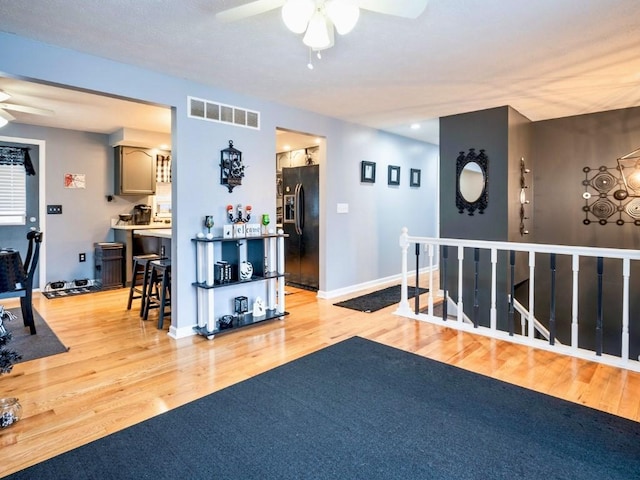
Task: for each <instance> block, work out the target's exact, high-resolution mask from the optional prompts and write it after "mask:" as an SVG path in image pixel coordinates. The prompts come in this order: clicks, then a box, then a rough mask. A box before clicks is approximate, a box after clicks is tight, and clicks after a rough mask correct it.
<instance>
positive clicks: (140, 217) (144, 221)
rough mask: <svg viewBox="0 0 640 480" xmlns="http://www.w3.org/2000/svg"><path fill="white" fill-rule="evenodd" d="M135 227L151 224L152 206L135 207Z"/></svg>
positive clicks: (140, 205)
mask: <svg viewBox="0 0 640 480" xmlns="http://www.w3.org/2000/svg"><path fill="white" fill-rule="evenodd" d="M133 223H134V225H149V223H151V206H150V205H143V204H139V205H136V206H135V207H133Z"/></svg>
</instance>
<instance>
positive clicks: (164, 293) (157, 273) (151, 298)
mask: <svg viewBox="0 0 640 480" xmlns="http://www.w3.org/2000/svg"><path fill="white" fill-rule="evenodd" d="M149 265H150V271H151V273H150V275H149V284H148V285H147V294H146V301H145V304H144V314H143V318H144V319H145V320H147V319H148V318H149V310H151V309H152V308H157V309H158V328H159V329H162V326H163V324H164V316H165V315H166V314H169V315H170V314H171V310H169V311H168V312H167V311H166V308H167V307H170V306H171V260H170V259H167V258H163V259H160V260H152V261H150V262H149Z"/></svg>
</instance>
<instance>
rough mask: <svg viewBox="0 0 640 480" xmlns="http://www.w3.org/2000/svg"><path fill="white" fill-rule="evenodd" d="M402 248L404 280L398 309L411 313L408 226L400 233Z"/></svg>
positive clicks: (401, 311)
mask: <svg viewBox="0 0 640 480" xmlns="http://www.w3.org/2000/svg"><path fill="white" fill-rule="evenodd" d="M400 248H401V249H402V280H401V285H400V304H399V305H398V310H397V311H396V313H397V314H399V315H408V314H411V308H410V307H409V294H408V285H409V283H408V280H407V275H408V266H407V251H408V249H409V230H408V229H407V227H403V228H402V232H401V233H400Z"/></svg>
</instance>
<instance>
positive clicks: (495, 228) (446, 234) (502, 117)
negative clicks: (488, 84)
mask: <svg viewBox="0 0 640 480" xmlns="http://www.w3.org/2000/svg"><path fill="white" fill-rule="evenodd" d="M529 124H530V121H529V120H528V119H527V118H526V117H524V116H523V115H521V114H520V113H518V112H517V111H515V110H514V109H513V108H511V107H508V106H505V107H499V108H493V109H489V110H482V111H478V112H471V113H465V114H461V115H453V116H450V117H444V118H442V119H441V120H440V172H441V173H440V180H441V182H440V236H441V237H443V238H464V239H478V240H496V241H508V240H511V241H519V240H520V233H519V225H520V219H519V212H520V208H519V194H520V159H521V158H522V157H529V156H530V131H529ZM470 148H475V149H476V152H478V151H479V150H480V149H484V150H485V153H486V154H487V156H488V157H489V162H488V172H487V180H488V189H489V190H488V191H489V197H488V205H487V209H486V210H485V212H484V213H483V214H481V215H479V214H474V215H473V216H470V215H468V214H467V213H459V211H458V209H457V207H456V203H455V199H456V159H457V157H458V155H459V154H460V152H465V153H466V152H468V151H469V149H470ZM517 265H518V269H517V271H516V277H517V280H516V281H517V282H519V281H522V280H523V279H524V278H525V275H526V273H527V271H526V258H525V257H523V256H518V258H517ZM477 269H478V297H477V298H478V300H477V301H478V303H479V308H478V312H479V321H480V323H481V324H482V325H489V307H490V301H491V262H490V254H489V252H488V251H483V252H480V256H479V262H478V264H477ZM509 271H510V270H509V266H508V258H507V255H506V254H500V255H499V258H498V270H497V285H498V286H497V288H498V292H497V305H496V308H497V311H498V325H499V326H501V327H502V328H505V326H506V322H507V302H508V294H509V286H508V285H509V284H508V281H509ZM457 272H458V268H457V253H456V252H455V251H454V250H452V251H450V253H449V265H448V278H447V280H446V282H447V288H448V290H449V292H448V293H449V296H450V297H451V298H453V299H454V300H457V295H458V292H457V275H458V273H457ZM475 276H476V262H475V252H474V251H473V250H471V249H467V250H466V251H465V261H464V264H463V277H464V280H463V285H464V286H463V304H464V311H465V314H466V315H467V316H469V317H470V318H472V316H473V311H474V308H473V307H474V303H475V302H476V298H474V290H475V281H476V279H475Z"/></svg>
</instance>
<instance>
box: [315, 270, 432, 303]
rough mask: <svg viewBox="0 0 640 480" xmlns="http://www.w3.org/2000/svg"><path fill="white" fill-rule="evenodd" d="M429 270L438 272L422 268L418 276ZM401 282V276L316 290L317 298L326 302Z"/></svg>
mask: <svg viewBox="0 0 640 480" xmlns="http://www.w3.org/2000/svg"><path fill="white" fill-rule="evenodd" d="M431 270H433V271H434V272H435V271H437V270H438V266H437V265H436V266H434V267H433V268H432V269H431V268H430V267H424V268H421V269H420V275H423V274H426V273H429V272H430V271H431ZM409 278H410V279H413V278H415V275H414V274H409ZM401 281H402V274H400V273H399V274H397V275H391V276H389V277H384V278H379V279H376V280H371V281H369V282H364V283H359V284H357V285H351V286H349V287H344V288H339V289H337V290H330V291H323V290H318V298H323V299H326V300H331V299H332V298H336V297H342V296H344V295H350V294H353V293H357V292H361V291H362V290H368V289H371V288H384V287H389V286H391V285H396V284H398V283H400V282H401Z"/></svg>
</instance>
